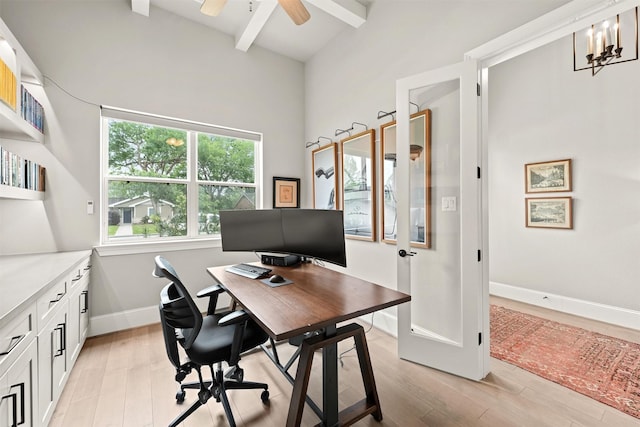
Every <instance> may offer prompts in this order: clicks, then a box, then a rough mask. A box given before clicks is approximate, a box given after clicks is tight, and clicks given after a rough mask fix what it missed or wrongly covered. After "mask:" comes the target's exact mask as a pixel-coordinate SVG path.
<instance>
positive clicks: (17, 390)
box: [0, 340, 38, 427]
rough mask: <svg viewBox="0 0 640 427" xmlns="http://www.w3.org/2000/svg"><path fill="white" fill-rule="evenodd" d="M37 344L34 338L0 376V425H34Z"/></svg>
mask: <svg viewBox="0 0 640 427" xmlns="http://www.w3.org/2000/svg"><path fill="white" fill-rule="evenodd" d="M37 349H38V348H37V345H36V341H35V340H31V344H30V345H29V346H28V347H27V349H26V350H25V351H24V352H22V354H21V355H20V357H18V359H17V360H16V361H15V362H14V363H13V365H11V367H10V368H9V369H8V371H7V372H6V373H5V374H4V375H3V376H2V377H1V378H0V396H1V399H0V425H1V426H16V427H17V426H34V425H38V424H37V423H35V422H34V421H35V419H34V415H35V407H34V406H35V405H34V403H35V402H37V400H36V399H34V397H35V396H34V395H33V392H34V390H36V389H37V378H38V370H37V369H38V367H37V357H38V352H37Z"/></svg>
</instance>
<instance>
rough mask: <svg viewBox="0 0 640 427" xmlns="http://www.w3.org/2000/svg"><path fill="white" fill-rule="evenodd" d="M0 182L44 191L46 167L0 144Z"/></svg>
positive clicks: (10, 185)
mask: <svg viewBox="0 0 640 427" xmlns="http://www.w3.org/2000/svg"><path fill="white" fill-rule="evenodd" d="M0 159H1V161H0V184H1V185H6V186H9V187H18V188H24V189H27V190H34V191H44V177H45V171H46V168H45V167H44V166H41V165H39V164H38V163H36V162H34V161H32V160H28V159H25V158H23V157H22V156H19V155H17V154H15V153H12V152H11V151H9V150H7V149H5V148H4V147H2V146H0Z"/></svg>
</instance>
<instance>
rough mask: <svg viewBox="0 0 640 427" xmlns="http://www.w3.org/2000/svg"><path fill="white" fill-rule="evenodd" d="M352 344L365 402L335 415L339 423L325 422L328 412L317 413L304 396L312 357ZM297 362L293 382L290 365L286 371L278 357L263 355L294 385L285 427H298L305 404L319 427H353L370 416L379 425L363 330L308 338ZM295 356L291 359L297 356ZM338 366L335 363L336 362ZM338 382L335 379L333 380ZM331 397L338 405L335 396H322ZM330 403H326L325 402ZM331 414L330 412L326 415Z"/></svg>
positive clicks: (344, 329)
mask: <svg viewBox="0 0 640 427" xmlns="http://www.w3.org/2000/svg"><path fill="white" fill-rule="evenodd" d="M351 337H353V339H354V340H355V345H356V351H357V353H358V361H359V363H360V373H361V375H362V381H363V384H364V390H365V396H366V397H365V398H364V399H363V400H361V401H359V402H357V403H355V404H353V405H351V406H349V407H348V408H346V409H344V410H342V411H340V412H339V413H338V419H337V420H332V419H328V416H329V417H330V414H327V413H326V411H327V408H326V407H325V408H324V409H325V413H323V412H322V411H320V409H319V408H318V406H317V405H316V404H315V403H314V402H313V401H312V400H311V398H309V397H308V396H307V388H308V386H309V376H310V374H311V366H312V363H313V355H314V353H315V351H316V350H319V349H322V350H323V352H324V355H323V359H325V357H326V355H327V354H326V351H332V352H333V354H335V351H336V345H337V343H338V342H340V341H343V340H345V339H347V338H351ZM272 349H273V351H274V353H275V346H273V345H272ZM299 350H300V352H299V353H300V360H299V361H298V368H297V372H296V376H295V379H294V378H292V377H291V376H290V375H289V374H288V372H287V371H286V370H287V369H288V368H289V366H291V361H289V363H287V366H286V369H285V367H284V366H282V365H281V364H280V362H279V360H278V357H277V353H275V355H274V354H271V353H270V352H268V351H266V349H265V351H266V353H267V354H268V355H269V357H270V358H271V360H273V362H274V363H275V364H276V365H277V366H278V368H280V370H281V371H282V372H283V373H284V374H285V376H286V377H287V378H288V379H289V381H291V382H292V383H293V392H292V393H291V405H290V407H289V414H288V417H287V424H286V425H287V427H295V426H299V425H300V423H301V422H302V412H303V410H304V404H305V402H306V403H308V404H309V406H310V407H311V408H312V409H313V410H314V412H315V413H316V414H317V415H318V416H319V417H320V418H321V419H322V422H321V423H320V424H318V426H325V427H328V426H331V427H333V426H334V425H337V426H349V425H351V424H354V423H356V422H357V421H359V420H361V419H362V418H364V417H366V416H367V415H371V416H373V418H374V419H375V420H376V421H382V410H381V409H380V400H379V399H378V391H377V389H376V383H375V379H374V376H373V368H372V366H371V358H370V357H369V349H368V347H367V340H366V337H365V332H364V328H363V327H362V326H360V325H358V324H356V323H351V324H349V325H346V326H343V327H340V328H337V329H336V330H335V334H331V335H330V336H326V335H317V336H313V337H311V338H307V339H305V340H304V341H303V342H302V345H301V346H300V349H299ZM297 353H298V352H296V354H294V357H295V356H297ZM335 362H336V364H337V360H335ZM334 380H335V381H337V378H334ZM325 397H330V398H331V399H330V400H334V401H335V402H336V403H337V396H325ZM327 400H329V399H327ZM329 412H332V411H329Z"/></svg>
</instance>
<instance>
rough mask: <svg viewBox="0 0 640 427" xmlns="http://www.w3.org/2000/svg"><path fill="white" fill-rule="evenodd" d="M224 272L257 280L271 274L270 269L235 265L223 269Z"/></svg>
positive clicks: (249, 265)
mask: <svg viewBox="0 0 640 427" xmlns="http://www.w3.org/2000/svg"><path fill="white" fill-rule="evenodd" d="M225 270H226V271H228V272H230V273H234V274H238V275H240V276H244V277H248V278H249V279H259V278H261V277H265V276H267V275H268V274H269V273H271V269H270V268H265V267H258V266H257V265H251V264H236V265H232V266H230V267H227V268H225Z"/></svg>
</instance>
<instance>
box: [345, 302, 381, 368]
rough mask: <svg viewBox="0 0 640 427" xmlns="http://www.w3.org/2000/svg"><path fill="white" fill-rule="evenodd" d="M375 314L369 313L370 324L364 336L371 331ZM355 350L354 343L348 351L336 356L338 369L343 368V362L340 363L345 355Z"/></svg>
mask: <svg viewBox="0 0 640 427" xmlns="http://www.w3.org/2000/svg"><path fill="white" fill-rule="evenodd" d="M375 314H376V313H375V312H373V313H371V324H370V325H369V327H368V328H367V329H366V330H365V331H364V333H365V334H367V333H369V331H370V330H371V328H373V317H374V316H375ZM355 348H356V344H355V342H354V343H353V346H352V347H351V348H349V349H347V350H345V351H343V352H342V353H340V354H339V355H338V360H339V361H340V367H341V368H344V362H343V361H342V357H343V356H344V355H345V354H347V353H349V352H350V351H352V350H355Z"/></svg>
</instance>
